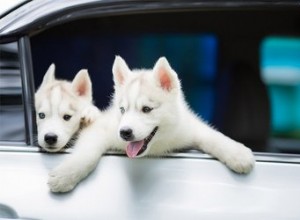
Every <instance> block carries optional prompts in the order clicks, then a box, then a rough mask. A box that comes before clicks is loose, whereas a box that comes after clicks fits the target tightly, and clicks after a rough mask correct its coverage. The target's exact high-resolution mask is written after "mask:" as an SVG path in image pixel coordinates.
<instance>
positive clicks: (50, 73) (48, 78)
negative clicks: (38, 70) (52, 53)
mask: <svg viewBox="0 0 300 220" xmlns="http://www.w3.org/2000/svg"><path fill="white" fill-rule="evenodd" d="M54 80H55V65H54V63H52V64H51V65H50V66H49V68H48V70H47V72H46V73H45V75H44V78H43V82H42V84H41V86H40V87H43V86H45V85H47V84H48V83H51V82H53V81H54Z"/></svg>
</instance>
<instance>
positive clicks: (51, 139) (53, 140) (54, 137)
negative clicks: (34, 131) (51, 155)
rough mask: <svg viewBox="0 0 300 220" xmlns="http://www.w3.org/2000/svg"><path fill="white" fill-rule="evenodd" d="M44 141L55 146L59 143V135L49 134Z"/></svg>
mask: <svg viewBox="0 0 300 220" xmlns="http://www.w3.org/2000/svg"><path fill="white" fill-rule="evenodd" d="M44 140H45V142H46V143H47V144H49V145H53V144H55V143H56V142H57V135H56V134H54V133H47V134H46V135H45V137H44Z"/></svg>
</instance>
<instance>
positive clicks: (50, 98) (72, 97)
mask: <svg viewBox="0 0 300 220" xmlns="http://www.w3.org/2000/svg"><path fill="white" fill-rule="evenodd" d="M91 101H92V85H91V81H90V78H89V75H88V72H87V71H86V70H81V71H79V72H78V73H77V75H76V76H75V78H74V79H73V81H72V82H67V81H64V80H57V79H56V78H55V66H54V64H52V65H50V67H49V69H48V71H47V72H46V74H45V76H44V79H43V82H42V84H41V86H40V87H39V89H38V90H37V92H36V94H35V109H36V122H37V130H38V144H39V146H41V147H42V148H43V149H45V150H46V151H48V152H58V151H61V150H63V149H64V147H67V146H68V144H71V142H72V138H73V137H74V135H75V134H76V132H77V131H78V130H79V128H80V123H81V119H82V115H81V112H82V110H83V109H84V106H85V105H86V104H87V103H90V102H91Z"/></svg>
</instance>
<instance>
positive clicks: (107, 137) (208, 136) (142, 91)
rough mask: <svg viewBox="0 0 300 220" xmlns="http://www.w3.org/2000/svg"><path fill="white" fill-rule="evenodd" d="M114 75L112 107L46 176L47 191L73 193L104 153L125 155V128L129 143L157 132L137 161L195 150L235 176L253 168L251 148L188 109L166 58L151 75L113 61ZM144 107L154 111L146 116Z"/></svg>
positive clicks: (120, 60)
mask: <svg viewBox="0 0 300 220" xmlns="http://www.w3.org/2000/svg"><path fill="white" fill-rule="evenodd" d="M113 76H114V77H113V78H114V82H115V94H114V97H113V100H112V105H111V106H110V107H109V108H108V109H107V110H106V111H105V112H103V113H102V114H101V115H100V116H99V117H98V118H97V119H96V121H95V123H93V124H91V125H90V126H89V127H88V128H87V129H85V130H84V131H83V132H82V133H81V134H80V137H79V139H78V141H77V143H76V147H75V151H74V153H73V155H71V156H70V157H69V158H68V159H67V160H66V161H64V162H63V163H62V164H60V165H59V166H58V167H57V168H55V169H54V170H53V171H52V172H51V173H50V176H49V182H48V183H49V187H50V189H51V191H53V192H66V191H69V190H72V189H73V188H74V187H75V186H76V184H77V183H78V182H79V181H80V180H81V179H83V178H84V177H86V176H87V175H88V174H89V173H90V172H91V171H92V170H93V169H94V168H95V167H96V165H97V163H98V161H99V159H100V158H101V155H102V154H103V153H104V152H105V151H106V150H107V149H109V148H116V149H118V150H123V151H126V146H127V145H128V142H125V141H124V140H122V138H121V137H120V135H119V134H120V131H121V130H122V129H124V128H130V129H132V132H133V135H134V138H133V140H131V141H140V140H143V139H145V138H146V137H148V136H149V134H150V133H151V132H152V131H153V129H154V128H155V127H158V130H157V132H156V134H155V135H154V136H153V138H152V139H151V141H150V142H149V143H148V146H147V149H146V151H145V152H144V153H142V154H140V155H137V156H139V157H141V156H146V155H153V156H159V155H163V154H165V153H168V152H171V151H173V150H175V149H180V148H186V147H196V148H197V149H199V150H201V151H204V152H206V153H208V154H210V155H212V156H213V157H215V158H217V159H219V160H220V161H221V162H223V163H224V164H226V165H227V166H228V167H229V168H230V169H232V170H233V171H235V172H237V173H248V172H250V171H251V169H252V168H253V167H254V163H255V160H254V157H253V154H252V152H251V150H250V149H249V148H247V147H245V146H244V145H243V144H241V143H238V142H236V141H234V140H232V139H230V138H229V137H226V136H225V135H223V134H222V133H220V132H218V131H216V130H214V129H213V128H211V127H210V126H208V125H207V124H205V123H204V122H203V121H202V120H201V119H200V118H199V117H197V116H196V115H195V114H194V113H193V112H192V111H191V110H190V109H189V107H188V105H187V104H186V102H185V100H184V97H183V93H182V90H181V86H180V81H179V80H178V78H177V74H176V73H175V71H174V70H173V69H172V68H171V66H170V65H169V63H168V61H167V60H166V59H165V58H160V59H159V60H158V61H157V63H156V64H155V66H154V68H153V69H152V70H143V69H142V70H132V71H131V70H129V68H128V66H127V64H126V63H125V61H124V60H123V59H122V58H121V57H118V56H117V57H116V59H115V62H114V65H113ZM145 106H148V107H150V108H151V109H152V110H151V111H150V112H148V113H144V112H143V111H142V109H143V107H145ZM120 108H121V109H123V110H122V112H123V111H124V112H123V113H121V110H120ZM195 172H196V171H195Z"/></svg>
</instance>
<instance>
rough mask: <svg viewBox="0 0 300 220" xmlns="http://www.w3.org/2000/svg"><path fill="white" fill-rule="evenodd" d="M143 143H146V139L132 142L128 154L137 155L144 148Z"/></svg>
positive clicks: (128, 146) (131, 156)
mask: <svg viewBox="0 0 300 220" xmlns="http://www.w3.org/2000/svg"><path fill="white" fill-rule="evenodd" d="M143 145H144V140H141V141H134V142H130V143H129V144H128V145H127V148H126V153H127V156H128V157H130V158H133V157H136V155H137V154H138V153H139V151H140V150H141V149H142V147H143Z"/></svg>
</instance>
